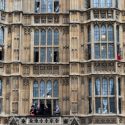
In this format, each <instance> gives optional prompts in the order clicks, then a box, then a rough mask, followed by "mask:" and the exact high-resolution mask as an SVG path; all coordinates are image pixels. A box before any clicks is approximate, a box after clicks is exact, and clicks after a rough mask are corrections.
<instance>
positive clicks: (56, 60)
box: [54, 48, 59, 62]
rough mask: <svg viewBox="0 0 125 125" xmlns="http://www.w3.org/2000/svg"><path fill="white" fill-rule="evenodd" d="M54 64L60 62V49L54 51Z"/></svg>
mask: <svg viewBox="0 0 125 125" xmlns="http://www.w3.org/2000/svg"><path fill="white" fill-rule="evenodd" d="M54 62H59V51H58V48H55V49H54Z"/></svg>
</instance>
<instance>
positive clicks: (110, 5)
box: [107, 0, 112, 8]
mask: <svg viewBox="0 0 125 125" xmlns="http://www.w3.org/2000/svg"><path fill="white" fill-rule="evenodd" d="M107 7H108V8H111V7H112V0H107Z"/></svg>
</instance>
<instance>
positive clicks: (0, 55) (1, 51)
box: [0, 47, 4, 60]
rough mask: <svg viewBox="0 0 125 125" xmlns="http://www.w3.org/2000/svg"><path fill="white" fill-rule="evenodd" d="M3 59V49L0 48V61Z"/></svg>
mask: <svg viewBox="0 0 125 125" xmlns="http://www.w3.org/2000/svg"><path fill="white" fill-rule="evenodd" d="M3 59H4V50H3V47H0V60H3Z"/></svg>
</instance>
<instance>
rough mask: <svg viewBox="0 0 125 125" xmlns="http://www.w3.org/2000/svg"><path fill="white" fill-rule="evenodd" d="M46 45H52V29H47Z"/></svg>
mask: <svg viewBox="0 0 125 125" xmlns="http://www.w3.org/2000/svg"><path fill="white" fill-rule="evenodd" d="M47 45H52V30H51V29H49V30H48V31H47Z"/></svg>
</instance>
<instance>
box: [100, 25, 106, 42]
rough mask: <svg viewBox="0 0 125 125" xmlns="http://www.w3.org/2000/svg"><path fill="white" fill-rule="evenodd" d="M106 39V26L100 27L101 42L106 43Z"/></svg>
mask: <svg viewBox="0 0 125 125" xmlns="http://www.w3.org/2000/svg"><path fill="white" fill-rule="evenodd" d="M106 39H107V30H106V26H105V25H102V27H101V40H102V41H106Z"/></svg>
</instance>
